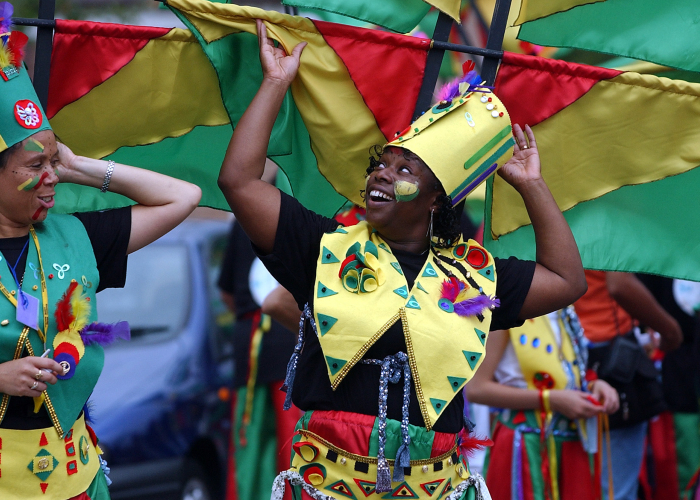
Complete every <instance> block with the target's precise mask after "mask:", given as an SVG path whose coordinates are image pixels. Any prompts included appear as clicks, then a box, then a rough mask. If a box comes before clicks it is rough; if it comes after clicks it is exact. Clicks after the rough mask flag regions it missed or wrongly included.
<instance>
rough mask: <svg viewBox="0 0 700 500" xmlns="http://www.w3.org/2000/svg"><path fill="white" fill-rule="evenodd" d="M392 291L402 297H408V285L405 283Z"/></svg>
mask: <svg viewBox="0 0 700 500" xmlns="http://www.w3.org/2000/svg"><path fill="white" fill-rule="evenodd" d="M394 293H395V294H396V295H399V296H401V297H403V298H404V299H407V298H408V287H407V286H406V285H404V286H402V287H401V288H397V289H396V290H394Z"/></svg>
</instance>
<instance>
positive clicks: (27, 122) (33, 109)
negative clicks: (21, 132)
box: [15, 99, 44, 130]
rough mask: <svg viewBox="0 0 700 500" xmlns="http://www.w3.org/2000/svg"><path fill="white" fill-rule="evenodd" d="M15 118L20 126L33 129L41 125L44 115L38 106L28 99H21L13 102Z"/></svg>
mask: <svg viewBox="0 0 700 500" xmlns="http://www.w3.org/2000/svg"><path fill="white" fill-rule="evenodd" d="M15 120H17V123H19V125H20V126H21V127H24V128H28V129H30V130H34V129H37V128H39V127H41V124H42V123H43V121H44V117H43V116H42V115H41V110H40V109H39V106H37V105H36V104H34V103H33V102H32V101H30V100H28V99H22V100H20V101H17V102H16V103H15Z"/></svg>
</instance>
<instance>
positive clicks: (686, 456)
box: [637, 274, 700, 500]
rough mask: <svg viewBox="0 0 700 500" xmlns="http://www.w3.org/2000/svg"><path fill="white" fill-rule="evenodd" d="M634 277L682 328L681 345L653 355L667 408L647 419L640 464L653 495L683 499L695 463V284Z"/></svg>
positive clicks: (699, 426)
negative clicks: (648, 459)
mask: <svg viewBox="0 0 700 500" xmlns="http://www.w3.org/2000/svg"><path fill="white" fill-rule="evenodd" d="M637 277H638V278H639V280H640V281H641V282H642V283H643V284H644V286H646V287H647V289H648V290H649V291H650V292H651V293H652V295H653V296H654V298H655V299H656V300H657V302H658V303H659V304H660V305H661V306H662V307H663V308H664V309H665V310H666V311H667V312H668V313H669V314H670V315H671V316H673V317H674V318H675V319H676V321H678V324H679V325H680V326H681V330H682V331H683V343H682V344H681V346H680V347H679V348H678V349H676V350H674V351H673V352H668V353H661V354H660V356H658V357H659V358H660V363H661V385H662V387H663V394H664V401H665V402H666V406H667V407H668V412H664V413H662V414H661V415H660V416H659V418H658V419H654V420H652V421H651V422H650V425H649V435H648V441H649V447H650V448H651V450H652V456H653V466H652V467H647V468H646V472H647V474H646V475H647V477H646V478H643V479H645V481H644V484H645V487H646V488H648V489H649V490H653V493H652V494H653V498H654V499H655V500H666V499H668V500H675V499H677V498H682V499H684V500H687V499H688V495H689V493H688V492H687V491H685V490H686V487H687V486H688V483H689V482H690V480H691V478H692V476H693V474H694V473H695V471H696V470H697V469H698V468H699V467H700V410H699V408H698V398H699V397H700V355H699V352H698V351H699V349H700V319H699V318H698V316H697V313H696V311H695V308H694V304H693V302H694V301H693V299H692V297H691V295H692V291H693V288H694V287H695V286H697V284H696V283H691V282H684V281H681V280H674V279H671V278H665V277H663V276H653V275H648V274H638V275H637ZM688 299H689V300H688Z"/></svg>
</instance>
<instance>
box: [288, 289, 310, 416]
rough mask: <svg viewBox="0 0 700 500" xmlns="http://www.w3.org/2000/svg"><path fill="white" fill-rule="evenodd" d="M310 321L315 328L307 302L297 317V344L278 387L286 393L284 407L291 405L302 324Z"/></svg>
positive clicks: (301, 341) (302, 335)
mask: <svg viewBox="0 0 700 500" xmlns="http://www.w3.org/2000/svg"><path fill="white" fill-rule="evenodd" d="M307 319H309V321H311V326H312V327H313V328H314V331H315V330H316V325H314V320H313V317H312V315H311V308H310V307H309V304H308V302H307V303H306V305H305V306H304V311H303V312H302V313H301V317H300V318H299V336H298V337H297V345H296V346H294V352H293V353H292V357H291V358H289V363H287V373H286V375H285V377H284V383H283V384H282V387H280V391H284V392H286V393H287V395H286V396H285V398H284V406H283V407H282V408H284V409H285V410H289V409H290V408H291V407H292V386H294V376H295V375H296V373H297V364H298V363H299V354H300V353H301V349H302V347H304V326H305V323H306V320H307Z"/></svg>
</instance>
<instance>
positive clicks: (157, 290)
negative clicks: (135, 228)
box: [97, 243, 192, 340]
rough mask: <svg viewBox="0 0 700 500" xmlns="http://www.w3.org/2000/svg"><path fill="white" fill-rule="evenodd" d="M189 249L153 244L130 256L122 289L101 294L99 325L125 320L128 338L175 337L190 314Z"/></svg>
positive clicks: (98, 304)
mask: <svg viewBox="0 0 700 500" xmlns="http://www.w3.org/2000/svg"><path fill="white" fill-rule="evenodd" d="M188 258H189V257H188V250H187V247H186V246H185V245H182V244H159V243H156V244H152V245H149V246H147V247H145V248H142V249H141V250H139V251H137V252H135V253H133V254H131V255H130V256H129V273H128V275H127V278H126V285H125V286H124V288H123V289H109V288H108V289H106V290H103V291H102V292H100V295H99V297H98V300H97V312H98V314H99V318H100V322H102V323H115V322H117V321H128V322H129V325H130V326H131V338H132V339H133V340H137V339H140V338H146V337H148V338H149V339H152V340H156V339H162V338H166V337H169V336H171V335H174V334H176V333H177V332H179V331H180V330H182V328H183V327H184V326H185V324H186V323H187V318H188V316H189V313H190V290H191V288H192V287H191V283H190V282H191V276H190V272H189V267H190V266H189V262H188Z"/></svg>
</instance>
